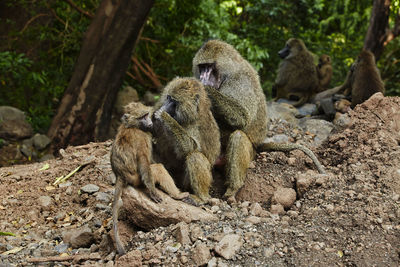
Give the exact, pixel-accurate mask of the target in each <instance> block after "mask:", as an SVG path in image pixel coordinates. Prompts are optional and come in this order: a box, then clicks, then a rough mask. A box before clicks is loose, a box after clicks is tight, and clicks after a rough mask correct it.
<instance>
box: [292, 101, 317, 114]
mask: <svg viewBox="0 0 400 267" xmlns="http://www.w3.org/2000/svg"><path fill="white" fill-rule="evenodd" d="M297 110H298V111H299V116H301V117H305V116H311V115H313V114H316V113H317V111H318V109H317V105H316V104H311V103H305V104H304V105H302V106H301V107H299V108H297Z"/></svg>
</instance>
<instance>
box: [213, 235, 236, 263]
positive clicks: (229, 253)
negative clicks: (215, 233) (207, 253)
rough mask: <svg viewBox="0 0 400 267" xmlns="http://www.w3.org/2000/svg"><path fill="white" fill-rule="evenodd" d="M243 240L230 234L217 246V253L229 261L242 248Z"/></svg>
mask: <svg viewBox="0 0 400 267" xmlns="http://www.w3.org/2000/svg"><path fill="white" fill-rule="evenodd" d="M242 243H243V241H242V238H241V237H240V235H237V234H229V235H226V236H224V237H223V238H222V240H221V241H220V242H219V243H218V244H217V245H216V246H215V248H214V250H215V252H216V253H217V254H218V255H220V256H222V257H224V258H225V259H227V260H229V259H232V257H233V256H234V255H235V254H236V252H237V251H238V250H239V249H240V247H241V246H242Z"/></svg>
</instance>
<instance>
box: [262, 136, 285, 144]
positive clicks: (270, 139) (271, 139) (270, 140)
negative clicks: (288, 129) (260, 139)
mask: <svg viewBox="0 0 400 267" xmlns="http://www.w3.org/2000/svg"><path fill="white" fill-rule="evenodd" d="M264 143H289V136H287V135H286V134H276V135H274V136H272V137H268V138H265V139H264Z"/></svg>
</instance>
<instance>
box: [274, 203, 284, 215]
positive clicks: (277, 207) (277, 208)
mask: <svg viewBox="0 0 400 267" xmlns="http://www.w3.org/2000/svg"><path fill="white" fill-rule="evenodd" d="M271 213H272V214H279V215H281V214H285V209H284V208H283V206H282V205H281V204H277V205H271Z"/></svg>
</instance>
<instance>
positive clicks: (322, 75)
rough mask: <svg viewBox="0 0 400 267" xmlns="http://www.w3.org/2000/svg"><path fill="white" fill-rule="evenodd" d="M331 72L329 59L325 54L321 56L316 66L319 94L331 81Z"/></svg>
mask: <svg viewBox="0 0 400 267" xmlns="http://www.w3.org/2000/svg"><path fill="white" fill-rule="evenodd" d="M332 72H333V71H332V62H331V57H330V56H328V55H325V54H324V55H321V56H320V57H319V63H318V65H317V73H318V80H319V92H321V91H324V90H325V89H327V88H328V87H329V83H330V82H331V79H332Z"/></svg>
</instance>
